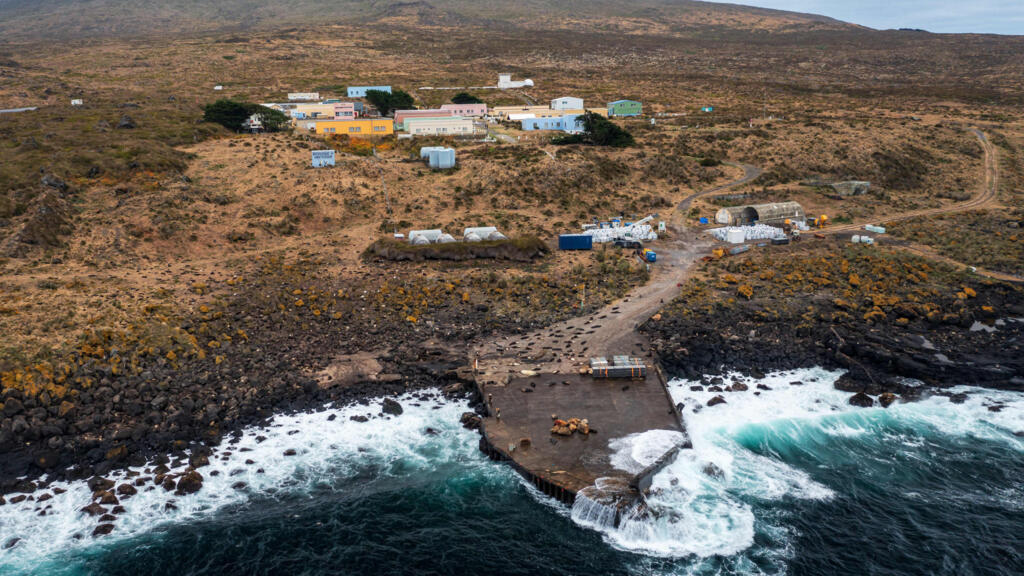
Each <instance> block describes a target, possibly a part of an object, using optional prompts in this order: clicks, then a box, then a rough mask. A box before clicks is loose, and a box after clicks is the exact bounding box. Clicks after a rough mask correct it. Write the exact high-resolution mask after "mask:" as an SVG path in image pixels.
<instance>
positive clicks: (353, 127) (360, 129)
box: [348, 126, 363, 132]
mask: <svg viewBox="0 0 1024 576" xmlns="http://www.w3.org/2000/svg"><path fill="white" fill-rule="evenodd" d="M348 131H349V132H362V131H363V129H362V128H361V127H359V126H352V127H351V128H349V129H348Z"/></svg>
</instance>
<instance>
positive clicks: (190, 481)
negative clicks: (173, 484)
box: [175, 470, 203, 496]
mask: <svg viewBox="0 0 1024 576" xmlns="http://www.w3.org/2000/svg"><path fill="white" fill-rule="evenodd" d="M202 487H203V475H202V474H200V473H199V472H196V471H195V470H189V471H188V472H185V474H183V475H182V476H181V478H178V490H177V491H176V492H175V494H178V495H179V496H181V495H184V494H194V493H196V492H198V491H199V489H200V488H202Z"/></svg>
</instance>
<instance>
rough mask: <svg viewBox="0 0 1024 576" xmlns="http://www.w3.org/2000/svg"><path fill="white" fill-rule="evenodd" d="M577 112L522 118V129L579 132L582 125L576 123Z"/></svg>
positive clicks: (529, 130) (528, 130)
mask: <svg viewBox="0 0 1024 576" xmlns="http://www.w3.org/2000/svg"><path fill="white" fill-rule="evenodd" d="M577 118H579V114H566V115H564V116H549V117H546V118H524V119H523V120H522V129H523V130H525V131H527V132H532V131H534V130H561V131H562V132H569V133H575V132H581V131H582V130H583V127H582V126H581V125H579V124H577V123H576V119H577Z"/></svg>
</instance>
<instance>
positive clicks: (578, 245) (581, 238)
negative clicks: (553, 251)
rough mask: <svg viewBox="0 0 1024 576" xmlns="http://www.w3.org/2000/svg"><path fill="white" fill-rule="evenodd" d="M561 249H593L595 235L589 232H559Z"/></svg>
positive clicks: (559, 246) (559, 247)
mask: <svg viewBox="0 0 1024 576" xmlns="http://www.w3.org/2000/svg"><path fill="white" fill-rule="evenodd" d="M558 249H559V250H593V249H594V237H593V236H591V235H589V234H559V235H558Z"/></svg>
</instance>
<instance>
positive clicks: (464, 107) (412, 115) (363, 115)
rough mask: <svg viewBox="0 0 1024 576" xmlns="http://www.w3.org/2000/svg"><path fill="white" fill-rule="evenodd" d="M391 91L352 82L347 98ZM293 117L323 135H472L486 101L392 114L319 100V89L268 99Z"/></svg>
mask: <svg viewBox="0 0 1024 576" xmlns="http://www.w3.org/2000/svg"><path fill="white" fill-rule="evenodd" d="M371 90H378V91H381V92H387V93H391V86H349V87H348V88H347V89H346V94H347V96H348V98H353V99H361V98H365V97H366V94H367V92H369V91H371ZM264 106H266V107H268V108H273V109H275V110H280V111H281V112H284V113H285V114H288V115H289V116H290V117H291V118H292V122H294V123H295V125H296V126H299V127H301V128H305V129H307V130H309V131H311V132H315V133H317V134H321V135H340V134H347V135H349V136H361V137H366V136H390V135H392V134H394V133H395V132H396V131H402V132H406V133H408V134H409V135H410V136H427V135H440V136H469V135H472V134H475V133H476V126H475V124H474V119H476V118H482V117H484V116H486V115H487V112H488V111H487V105H486V104H445V105H443V106H441V107H440V108H437V109H426V110H396V111H395V113H394V117H393V118H384V117H381V116H379V115H376V113H375V112H374V113H373V114H370V110H371V108H370V107H369V106H367V105H366V104H365V103H364V102H363V101H362V100H346V101H342V100H341V99H326V100H320V95H319V93H316V92H301V93H293V94H289V95H288V102H271V103H265V104H264Z"/></svg>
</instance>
